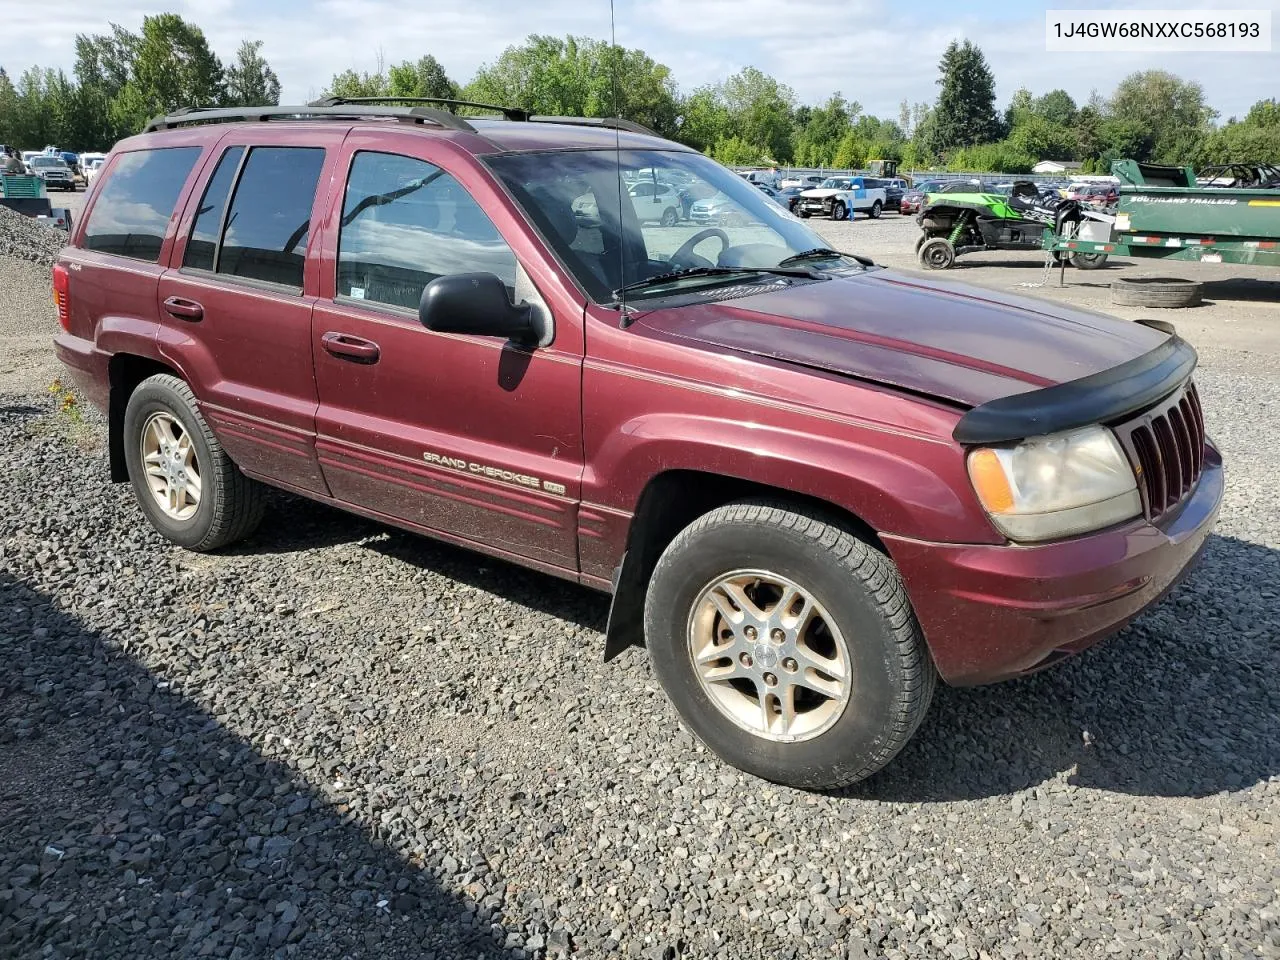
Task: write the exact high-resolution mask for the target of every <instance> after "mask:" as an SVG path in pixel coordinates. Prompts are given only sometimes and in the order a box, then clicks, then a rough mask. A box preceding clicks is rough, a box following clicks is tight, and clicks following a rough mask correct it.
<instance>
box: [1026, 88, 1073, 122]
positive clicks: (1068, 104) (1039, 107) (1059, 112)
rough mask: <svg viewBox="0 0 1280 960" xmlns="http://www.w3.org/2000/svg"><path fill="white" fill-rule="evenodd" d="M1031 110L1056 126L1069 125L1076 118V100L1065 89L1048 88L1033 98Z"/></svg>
mask: <svg viewBox="0 0 1280 960" xmlns="http://www.w3.org/2000/svg"><path fill="white" fill-rule="evenodd" d="M1031 112H1032V113H1034V114H1035V115H1036V116H1038V117H1041V118H1042V119H1044V120H1047V121H1048V122H1049V123H1052V124H1054V125H1056V126H1060V127H1069V126H1070V125H1071V124H1072V123H1073V122H1074V121H1075V119H1076V102H1075V101H1074V100H1072V99H1071V94H1069V93H1067V91H1065V90H1050V91H1049V92H1048V93H1046V94H1045V95H1044V96H1043V97H1037V98H1036V99H1035V101H1034V102H1033V103H1032V105H1031Z"/></svg>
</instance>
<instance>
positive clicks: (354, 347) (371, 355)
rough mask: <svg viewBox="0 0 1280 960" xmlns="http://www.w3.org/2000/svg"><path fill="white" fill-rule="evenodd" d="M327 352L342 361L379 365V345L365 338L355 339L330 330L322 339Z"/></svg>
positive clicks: (347, 334) (346, 334)
mask: <svg viewBox="0 0 1280 960" xmlns="http://www.w3.org/2000/svg"><path fill="white" fill-rule="evenodd" d="M320 342H321V344H323V345H324V348H325V350H327V351H328V352H329V353H331V354H333V355H334V356H335V357H338V358H339V359H341V360H352V361H354V362H355V363H377V362H378V355H379V353H380V352H381V351H379V350H378V345H377V344H376V343H374V342H373V341H372V340H365V339H364V338H363V337H353V336H351V335H350V334H349V333H338V332H337V331H336V330H330V331H329V332H328V333H326V334H325V335H324V336H323V337H321V338H320Z"/></svg>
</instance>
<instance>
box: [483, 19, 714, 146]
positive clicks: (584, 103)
mask: <svg viewBox="0 0 1280 960" xmlns="http://www.w3.org/2000/svg"><path fill="white" fill-rule="evenodd" d="M615 78H616V82H615ZM676 93H677V91H676V85H675V81H674V80H673V79H672V78H671V71H670V70H669V69H668V68H667V67H665V66H663V65H662V64H660V63H655V62H654V61H653V60H652V59H651V58H650V57H649V56H648V55H647V54H646V53H644V51H642V50H625V49H623V48H622V47H617V46H613V45H611V44H608V43H605V42H604V41H602V40H592V39H590V38H589V37H564V38H561V37H547V36H537V35H535V36H531V37H529V38H528V39H527V40H526V41H525V42H524V43H523V44H522V45H520V46H512V47H508V48H507V49H506V50H505V51H503V53H502V56H500V57H499V58H498V59H497V60H496V61H494V62H493V63H491V64H487V65H486V66H483V67H481V68H480V71H479V72H478V73H477V74H476V76H475V78H474V79H473V80H472V81H471V83H470V84H468V85H467V87H466V90H465V98H466V99H468V100H480V101H483V102H487V103H497V104H502V105H511V106H521V107H525V108H526V109H529V110H532V111H533V112H534V113H545V114H560V115H568V116H579V117H611V116H614V115H615V94H616V108H617V115H620V116H622V117H623V118H625V119H628V120H634V121H636V122H637V123H642V124H644V125H645V126H647V127H650V128H651V129H653V130H656V131H658V132H659V133H662V134H665V135H667V136H671V135H673V134H674V133H675V132H676V117H677V115H678V113H679V110H678V106H677V100H676ZM712 142H714V140H708V141H707V143H708V144H709V143H712Z"/></svg>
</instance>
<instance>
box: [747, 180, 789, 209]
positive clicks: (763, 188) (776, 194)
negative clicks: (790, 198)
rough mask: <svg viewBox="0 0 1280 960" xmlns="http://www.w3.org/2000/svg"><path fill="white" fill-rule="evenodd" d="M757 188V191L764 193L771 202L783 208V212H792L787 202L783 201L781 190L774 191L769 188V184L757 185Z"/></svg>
mask: <svg viewBox="0 0 1280 960" xmlns="http://www.w3.org/2000/svg"><path fill="white" fill-rule="evenodd" d="M755 186H756V189H757V190H759V191H760V192H761V193H763V194H764V195H765V196H766V197H768V198H769V199H770V200H771V201H773V202H774V203H776V204H777V205H778V206H780V207H782V209H783V210H790V207H788V206H787V203H786V201H784V200H783V199H782V191H781V190H775V189H773V187H771V186H769V185H768V184H767V183H757V184H756V185H755Z"/></svg>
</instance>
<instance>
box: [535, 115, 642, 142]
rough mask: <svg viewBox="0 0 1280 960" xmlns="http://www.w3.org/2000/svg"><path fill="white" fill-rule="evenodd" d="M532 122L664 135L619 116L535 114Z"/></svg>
mask: <svg viewBox="0 0 1280 960" xmlns="http://www.w3.org/2000/svg"><path fill="white" fill-rule="evenodd" d="M529 120H530V122H532V123H565V124H569V125H571V126H575V127H608V128H609V129H610V130H626V131H627V132H628V133H643V134H646V135H648V136H650V137H659V138H661V137H662V134H660V133H658V132H657V131H654V130H650V129H649V128H648V127H646V126H644V125H643V124H639V123H636V122H635V121H634V120H623V119H620V118H618V117H549V116H533V117H530V118H529Z"/></svg>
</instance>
